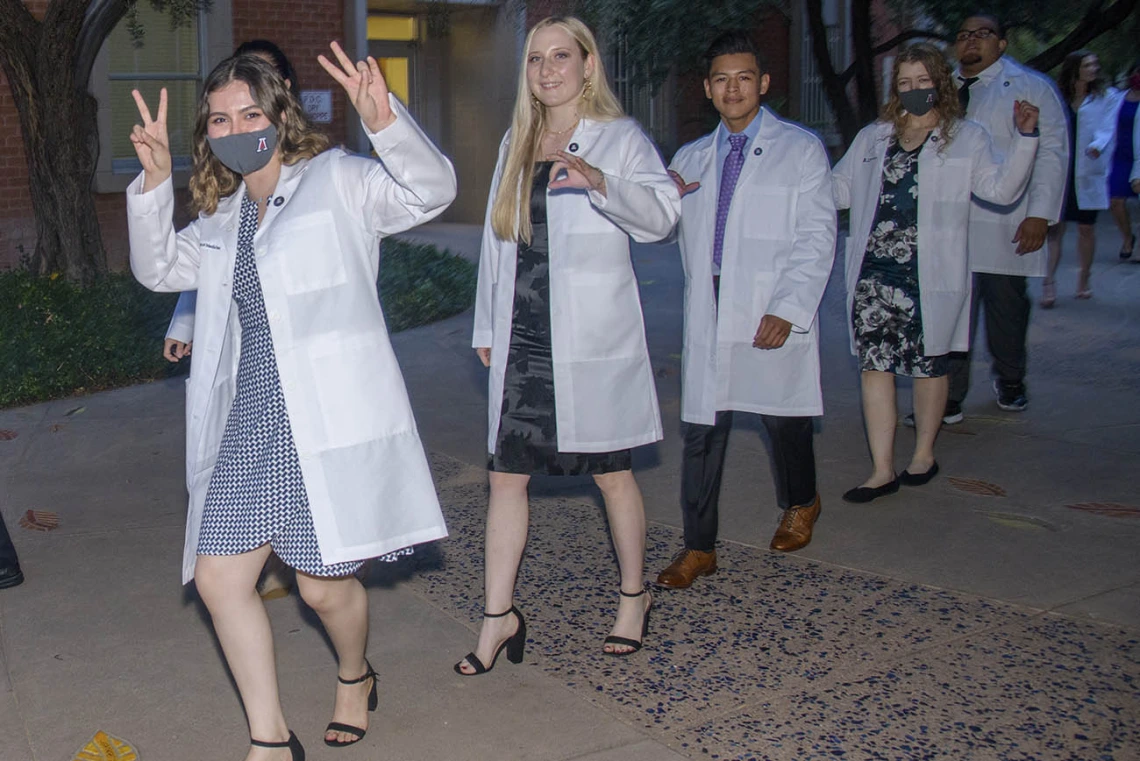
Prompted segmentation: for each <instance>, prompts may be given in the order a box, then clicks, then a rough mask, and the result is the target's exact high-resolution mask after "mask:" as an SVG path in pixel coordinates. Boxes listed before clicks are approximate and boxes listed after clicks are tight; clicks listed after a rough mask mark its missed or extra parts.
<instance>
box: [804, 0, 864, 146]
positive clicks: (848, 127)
mask: <svg viewBox="0 0 1140 761" xmlns="http://www.w3.org/2000/svg"><path fill="white" fill-rule="evenodd" d="M807 16H808V28H809V29H810V30H811V49H812V55H813V56H814V58H815V65H816V68H817V69H818V70H819V77H820V80H821V81H822V83H823V91H824V93H826V94H827V102H828V103H829V104H831V112H832V114H833V115H834V116H835V121H836V123H837V124H838V126H839V133H840V134H841V135H842V136H843V145H844V146H848V145H851V141H852V140H854V139H855V135H857V134H858V133H859V128H860V127H861V126H862V124H861V123H860V122H859V117H858V116H856V114H855V109H854V108H853V107H852V106H851V101H850V100H849V99H848V98H847V87H846V80H845V79H843V78H842V77H841V76H840V75H839V74H837V73H836V71H835V64H834V63H833V62H832V60H831V51H830V50H828V49H827V26H826V25H825V24H824V23H823V2H822V0H807Z"/></svg>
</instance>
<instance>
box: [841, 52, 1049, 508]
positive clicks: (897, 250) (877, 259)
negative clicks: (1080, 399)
mask: <svg viewBox="0 0 1140 761" xmlns="http://www.w3.org/2000/svg"><path fill="white" fill-rule="evenodd" d="M1015 125H1016V126H1015ZM1010 126H1011V128H1013V127H1014V126H1015V128H1016V129H1017V130H1018V131H1019V132H1020V133H1021V135H1022V137H1021V138H1019V139H1018V140H1017V141H1015V146H1014V148H1013V150H1011V152H1010V154H1009V156H1008V157H1007V159H1006V164H1005V165H1002V164H1001V163H1000V162H999V161H998V159H997V157H996V156H995V155H994V152H993V146H992V144H991V141H990V137H989V135H988V133H986V131H985V129H984V128H983V127H981V125H979V124H976V123H974V122H970V121H965V120H963V119H962V109H961V106H960V105H959V102H958V92H957V89H956V87H955V85H954V83H953V79H952V76H951V69H950V66H949V65H948V64H947V62H946V59H945V58H944V57H943V55H942V52H941V51H939V50H938V49H937V48H935V47H933V46H931V45H926V44H918V45H914V46H911V47H910V48H907V49H906V50H903V51H902V52H901V53H900V54H899V56H898V57H897V58H896V59H895V65H894V71H893V73H892V76H891V93H890V99H889V100H888V102H887V104H886V106H885V107H884V109H883V115H882V118H881V119H880V120H879V121H878V122H875V123H874V124H871V125H869V126H867V127H865V128H864V129H863V130H862V131H861V132H860V133H859V135H858V136H857V137H856V138H855V141H854V142H853V143H852V145H851V148H850V149H849V150H848V151H847V154H846V155H845V156H844V157H843V159H842V160H841V161H840V162H839V163H838V164H837V165H836V167H835V170H834V172H833V183H834V184H833V191H834V193H835V200H836V205H837V206H838V207H839V208H850V209H851V229H850V235H849V237H848V240H847V252H846V254H847V256H846V265H845V272H846V282H847V310H848V314H850V315H851V324H850V328H851V347H852V351H853V353H855V354H856V355H857V356H858V357H859V368H860V370H861V371H862V372H861V383H862V390H863V418H864V422H865V424H866V428H867V440H868V443H869V445H870V449H871V459H872V463H873V466H874V467H873V471H872V473H871V476H870V478H868V479H867V480H866V481H864V482H863V483H862V484H861V485H860V486H858V487H856V488H854V489H851V490H849V491H848V492H847V493H846V494H844V495H843V498H844V499H845V500H847V501H848V502H870V501H871V500H873V499H876V498H878V497H881V496H884V495H887V494H892V493H894V492H896V491H898V488H899V485H900V484H906V485H912V486H920V485H922V484H925V483H926V482H928V481H929V480H930V479H931V478H933V477H934V476H935V474H937V472H938V464H937V463H936V462H935V460H934V439H935V437H936V435H937V433H938V428H939V426H940V425H941V422H942V421H941V418H942V415H943V412H944V409H945V405H946V394H947V389H948V385H947V377H946V355H947V354H948V353H949V352H951V351H966V349H967V346H968V339H969V322H970V267H969V261H968V257H967V254H966V227H967V220H968V219H969V213H970V196H971V194H973V195H977V196H978V197H980V198H983V199H985V200H987V201H991V202H993V203H999V204H1008V203H1012V202H1013V201H1015V200H1016V199H1017V198H1018V196H1020V195H1021V193H1022V192H1023V190H1024V188H1025V184H1026V182H1027V181H1028V179H1029V174H1030V171H1031V170H1032V167H1033V159H1034V156H1035V155H1036V152H1037V138H1036V134H1035V133H1036V128H1037V108H1036V107H1034V106H1033V105H1031V104H1029V103H1024V102H1019V103H1018V104H1017V107H1016V108H1015V109H1014V112H1013V113H1011V114H1010ZM896 375H904V376H909V377H912V378H914V417H915V428H916V437H915V447H914V453H913V455H912V456H911V458H910V462H909V464H908V465H907V468H906V470H904V471H903V472H902V473H899V474H896V471H895V467H894V439H895V425H896V419H897V409H896V405H895V376H896Z"/></svg>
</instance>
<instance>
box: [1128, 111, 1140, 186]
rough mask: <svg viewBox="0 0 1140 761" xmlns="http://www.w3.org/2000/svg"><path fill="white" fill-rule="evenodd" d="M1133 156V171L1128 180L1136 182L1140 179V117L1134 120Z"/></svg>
mask: <svg viewBox="0 0 1140 761" xmlns="http://www.w3.org/2000/svg"><path fill="white" fill-rule="evenodd" d="M1126 139H1127V138H1126ZM1132 157H1133V160H1132V173H1131V174H1129V175H1128V181H1129V182H1136V181H1137V180H1140V118H1138V119H1135V120H1134V122H1133V127H1132Z"/></svg>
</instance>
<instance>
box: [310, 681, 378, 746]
mask: <svg viewBox="0 0 1140 761" xmlns="http://www.w3.org/2000/svg"><path fill="white" fill-rule="evenodd" d="M364 665H365V666H367V667H368V670H367V671H365V672H364V676H362V677H359V678H357V679H341V678H340V677H339V676H337V678H336V680H337V681H338V682H340V683H341V684H360V683H361V682H363V681H364V680H365V679H371V680H372V689H371V690H369V691H368V710H369V711H375V710H376V705H377V704H378V703H379V702H380V701H379V699H378V698H377V696H376V677H377V674H376V672H375V671H374V670H373V668H372V664H371V663H369V662H368V659H367V658H365V659H364ZM329 732H344V733H346V734H350V735H356V739H355V740H347V741H345V740H330V739H328V738H327V737H326V738H325V745H327V746H329V747H330V748H344V747H346V746H348V745H356V744H357V743H358V742H360V741H361V740H363V739H364V735H365V734H366V733H367V732H368V730H366V729H361V728H360V727H354V726H352V725H351V724H342V723H340V722H339V721H330V722H329V725H328V726H327V727H325V734H326V735H327V734H328V733H329ZM302 758H303V756H302Z"/></svg>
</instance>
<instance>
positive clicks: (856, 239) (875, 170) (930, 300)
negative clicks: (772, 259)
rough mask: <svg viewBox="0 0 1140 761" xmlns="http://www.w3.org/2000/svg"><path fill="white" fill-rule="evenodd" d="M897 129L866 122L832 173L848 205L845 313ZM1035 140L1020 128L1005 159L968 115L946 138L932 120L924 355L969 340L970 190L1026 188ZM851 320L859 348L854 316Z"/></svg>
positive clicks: (923, 249) (977, 194)
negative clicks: (849, 220) (968, 234)
mask: <svg viewBox="0 0 1140 761" xmlns="http://www.w3.org/2000/svg"><path fill="white" fill-rule="evenodd" d="M893 133H894V125H892V124H889V123H885V122H875V123H873V124H869V125H868V126H866V127H864V128H863V129H862V130H860V132H859V134H858V135H857V136H856V137H855V141H854V142H853V143H851V147H850V148H849V149H848V150H847V153H846V155H844V156H843V158H842V159H841V160H840V161H839V163H838V164H836V166H835V171H834V172H833V173H832V177H833V183H834V187H835V203H836V205H837V206H838V207H839V208H841V209H846V208H849V209H851V234H850V235H849V236H848V238H847V255H846V263H845V265H844V275H845V277H844V281H845V282H846V284H847V312H846V313H847V314H848V315H850V314H851V307H852V305H853V303H854V299H855V284H856V283H857V282H858V281H859V272H860V269H861V268H862V266H863V255H864V253H865V252H866V250H867V240H868V238H869V237H870V235H871V225H872V224H873V223H874V219H875V212H876V210H877V209H878V206H879V195H880V193H881V191H882V186H883V162H884V160H885V159H886V153H887V147H888V145H889V143H890V137H891V135H892V134H893ZM1038 142H1039V139H1038V138H1036V137H1026V136H1024V135H1021V134H1020V133H1019V134H1018V137H1017V139H1016V140H1014V141H1013V142H1012V143H1011V145H1010V146H1009V151H1008V153H1007V154H1006V156H1005V160H1004V163H1003V162H1002V157H1001V156H1000V155H999V154H998V153H997V152H996V151H995V150H994V147H993V142H992V141H991V140H990V136H989V134H988V133H987V132H986V129H985V128H984V127H982V126H981V125H980V124H977V123H976V122H972V121H969V120H964V121H961V122H959V126H958V129H957V134H956V135H955V136H954V138H953V140H951V141H950V144H949V145H948V146H947V145H946V143H945V139H944V135H943V134H942V131H941V129H940V128H935V129H934V131H933V132H932V133H931V135H930V138H929V139H928V140H927V141H926V144H925V145H924V146H923V147H922V150H921V152H920V153H919V154H918V292H919V297H920V307H921V310H922V339H923V348H924V349H925V351H926V355H927V356H931V357H936V356H939V355H942V354H946V353H947V352H951V351H966V350H967V349H968V348H969V345H970V281H971V278H970V266H969V264H970V261H969V256H968V253H967V221H968V220H969V218H970V216H971V214H973V211H972V210H971V198H972V197H973V198H981V199H985V200H986V201H988V202H990V203H994V204H1008V203H1011V202H1012V201H1013V200H1014V199H1016V198H1018V197H1019V196H1021V195H1022V193H1023V192H1024V191H1025V185H1026V182H1027V181H1028V179H1029V176H1030V173H1031V172H1032V171H1033V163H1034V156H1035V154H1036V152H1037V145H1038ZM940 149H941V152H940ZM847 326H848V331H849V332H848V335H849V338H850V339H851V351H852V352H854V351H855V336H854V328H853V326H852V324H851V320H850V318H849V319H848V320H847Z"/></svg>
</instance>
